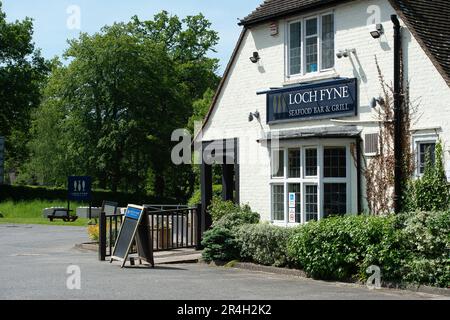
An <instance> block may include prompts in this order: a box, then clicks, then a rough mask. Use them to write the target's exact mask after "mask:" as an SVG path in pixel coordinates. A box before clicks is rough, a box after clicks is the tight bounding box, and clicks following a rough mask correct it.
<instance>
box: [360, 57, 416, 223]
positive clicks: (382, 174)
mask: <svg viewBox="0 0 450 320" xmlns="http://www.w3.org/2000/svg"><path fill="white" fill-rule="evenodd" d="M375 63H376V66H377V70H378V78H379V82H380V86H381V90H382V95H381V97H382V98H383V99H380V101H379V107H377V108H376V109H375V110H376V112H377V114H376V119H377V120H378V123H379V128H378V129H379V137H378V140H379V150H378V154H377V155H375V156H374V157H373V158H371V159H370V160H368V161H366V165H365V171H364V176H365V178H366V200H367V205H368V208H369V211H370V212H371V213H372V214H387V213H390V212H392V209H393V198H394V169H395V158H394V132H395V131H394V107H393V105H394V103H393V102H394V99H393V92H394V91H393V88H392V86H391V85H389V84H388V83H387V82H386V80H385V78H384V76H383V73H382V71H381V68H380V66H379V64H378V61H377V59H376V57H375ZM402 69H403V68H402ZM402 78H403V77H402ZM400 94H401V96H402V97H403V99H402V105H401V108H402V109H403V112H402V121H401V123H402V128H401V132H402V133H403V134H402V137H401V148H402V152H401V153H402V163H401V167H402V172H403V175H402V176H403V177H406V178H405V179H404V181H402V184H403V185H405V184H406V182H407V178H408V177H410V176H411V174H412V172H413V171H414V160H413V154H412V150H411V147H410V141H411V133H410V127H411V121H412V119H413V118H414V115H415V114H416V111H417V106H416V105H413V103H412V102H411V101H410V97H409V84H408V83H405V85H404V86H403V90H402V92H401V93H400Z"/></svg>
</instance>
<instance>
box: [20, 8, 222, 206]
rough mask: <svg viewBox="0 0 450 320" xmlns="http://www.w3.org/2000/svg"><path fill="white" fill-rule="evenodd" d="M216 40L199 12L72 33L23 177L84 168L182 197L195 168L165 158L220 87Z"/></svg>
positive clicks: (61, 178) (48, 177)
mask: <svg viewBox="0 0 450 320" xmlns="http://www.w3.org/2000/svg"><path fill="white" fill-rule="evenodd" d="M217 39H218V38H217V33H216V32H215V31H212V30H210V23H209V21H208V20H206V19H205V18H204V17H203V16H202V15H201V14H199V15H196V16H189V17H186V18H185V19H182V20H180V19H179V18H178V17H177V16H169V15H168V13H167V12H164V11H163V12H161V13H159V14H157V15H156V16H155V17H154V19H153V20H149V21H140V20H139V19H138V18H137V17H133V18H132V20H131V21H130V22H128V23H115V24H114V25H112V26H106V27H104V28H102V29H101V30H100V31H99V32H97V33H95V34H93V35H88V34H86V33H82V34H81V35H80V36H79V38H78V39H75V40H71V41H70V42H69V48H68V49H67V51H66V52H65V55H64V56H65V58H67V59H69V60H70V61H71V62H70V63H69V64H68V65H67V66H62V65H57V66H55V68H54V69H53V72H52V75H51V78H50V80H49V83H48V85H47V86H46V88H45V90H44V96H43V102H42V104H41V106H40V108H39V110H38V111H37V112H36V113H35V115H34V121H33V128H32V130H33V131H32V132H33V136H34V138H33V140H32V142H31V143H30V148H31V150H32V153H33V157H32V161H31V162H30V163H29V164H28V165H27V170H26V172H27V173H28V176H32V177H34V179H35V180H36V181H37V182H40V183H43V184H51V185H54V184H64V183H65V180H66V176H67V175H69V174H83V175H84V174H86V175H91V176H93V177H94V178H95V181H96V182H97V184H98V186H99V187H102V188H109V189H111V190H113V191H115V190H119V189H120V190H123V191H130V192H134V191H138V190H147V192H148V193H150V194H154V193H156V194H158V195H159V196H171V197H174V198H177V199H180V201H181V200H185V197H186V196H187V195H188V194H189V193H192V190H191V186H192V179H193V174H192V172H191V168H190V167H189V166H186V167H175V166H174V165H173V164H172V163H171V160H170V150H171V147H172V145H171V143H170V137H171V133H172V131H173V130H174V129H176V128H182V127H185V126H186V124H187V123H188V120H189V118H190V117H191V115H192V112H193V102H194V101H195V100H197V99H200V98H202V97H203V94H204V93H205V91H207V90H208V89H211V88H214V87H215V86H216V85H217V82H218V76H217V75H216V73H215V72H216V70H217V60H215V59H211V58H208V57H207V56H206V54H207V52H208V51H209V50H213V47H214V45H215V44H216V43H217Z"/></svg>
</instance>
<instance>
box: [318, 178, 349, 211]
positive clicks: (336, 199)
mask: <svg viewBox="0 0 450 320" xmlns="http://www.w3.org/2000/svg"><path fill="white" fill-rule="evenodd" d="M345 213H347V184H345V183H325V184H324V191H323V215H324V217H327V216H329V215H332V214H333V215H336V214H338V215H343V214H345Z"/></svg>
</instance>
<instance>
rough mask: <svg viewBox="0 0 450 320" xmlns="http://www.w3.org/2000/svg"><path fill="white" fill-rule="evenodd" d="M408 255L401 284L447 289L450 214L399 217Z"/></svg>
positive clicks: (449, 281)
mask: <svg viewBox="0 0 450 320" xmlns="http://www.w3.org/2000/svg"><path fill="white" fill-rule="evenodd" d="M399 220H401V224H402V227H403V233H404V235H405V239H406V242H407V245H408V250H409V252H410V254H409V256H408V259H407V260H406V261H405V269H406V270H405V274H404V281H406V282H412V283H422V284H430V285H435V286H443V287H447V286H449V285H450V211H443V212H413V213H404V214H402V215H401V216H400V217H399Z"/></svg>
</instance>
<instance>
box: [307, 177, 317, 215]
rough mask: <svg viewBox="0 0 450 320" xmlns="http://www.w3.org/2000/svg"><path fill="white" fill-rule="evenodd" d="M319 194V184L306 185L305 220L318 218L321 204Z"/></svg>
mask: <svg viewBox="0 0 450 320" xmlns="http://www.w3.org/2000/svg"><path fill="white" fill-rule="evenodd" d="M317 195H318V193H317V185H306V186H305V221H311V220H317V219H318V215H319V210H318V209H319V208H318V207H319V206H318V201H317Z"/></svg>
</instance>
